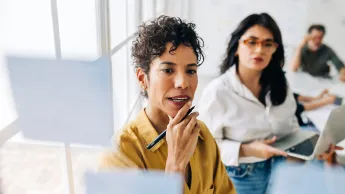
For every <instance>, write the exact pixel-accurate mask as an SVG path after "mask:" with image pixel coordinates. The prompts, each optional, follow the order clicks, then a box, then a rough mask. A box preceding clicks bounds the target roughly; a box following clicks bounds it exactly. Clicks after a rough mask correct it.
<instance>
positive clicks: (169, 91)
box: [102, 16, 235, 194]
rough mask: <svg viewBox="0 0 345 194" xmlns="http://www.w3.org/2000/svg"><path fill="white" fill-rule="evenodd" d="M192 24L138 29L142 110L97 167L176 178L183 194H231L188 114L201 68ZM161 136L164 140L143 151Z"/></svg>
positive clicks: (166, 21)
mask: <svg viewBox="0 0 345 194" xmlns="http://www.w3.org/2000/svg"><path fill="white" fill-rule="evenodd" d="M194 29H195V24H193V23H186V22H184V21H182V20H181V19H179V18H175V17H168V16H161V17H159V18H157V19H155V20H154V21H151V22H149V23H148V24H143V25H141V26H140V27H139V31H138V33H137V34H136V38H135V40H134V42H133V47H132V57H133V59H134V60H133V61H134V65H135V70H136V76H137V79H138V81H139V84H140V86H141V88H142V90H143V94H144V95H145V97H147V101H148V103H147V106H146V107H145V108H144V109H143V110H141V111H140V112H139V114H138V115H137V117H136V119H135V120H134V121H132V122H130V123H128V124H126V125H125V126H124V127H123V129H122V130H121V131H120V132H119V134H117V135H116V137H117V140H116V144H117V150H116V151H114V152H112V153H110V154H107V155H106V156H105V158H103V160H102V166H103V167H107V168H111V167H135V168H142V169H159V170H165V172H166V173H181V174H182V175H183V176H184V177H185V184H184V193H219V194H223V193H235V189H234V187H233V185H232V183H231V181H230V179H229V178H228V176H227V173H226V170H225V167H224V166H223V164H222V162H221V160H220V155H219V151H218V148H217V145H216V142H215V141H214V139H213V137H212V135H211V134H210V132H209V131H208V129H207V127H206V125H205V124H204V123H203V122H201V121H199V120H197V116H198V113H197V112H194V113H192V114H190V115H189V116H188V117H186V118H185V119H183V117H184V116H185V115H186V114H187V112H188V110H189V109H190V108H191V105H192V101H193V97H194V93H195V90H196V88H197V85H198V76H197V70H198V66H199V65H200V64H201V63H202V62H203V59H204V55H203V52H202V47H203V40H202V39H201V38H200V37H199V36H198V35H197V34H196V32H195V31H194ZM165 130H166V139H163V140H162V141H160V142H159V143H157V144H156V145H155V146H154V147H152V148H151V149H147V146H148V145H149V144H150V143H151V142H153V141H154V140H155V139H156V138H157V137H158V135H159V134H161V133H163V132H164V131H165Z"/></svg>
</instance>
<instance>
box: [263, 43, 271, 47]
mask: <svg viewBox="0 0 345 194" xmlns="http://www.w3.org/2000/svg"><path fill="white" fill-rule="evenodd" d="M272 46H273V43H271V42H268V43H265V47H272Z"/></svg>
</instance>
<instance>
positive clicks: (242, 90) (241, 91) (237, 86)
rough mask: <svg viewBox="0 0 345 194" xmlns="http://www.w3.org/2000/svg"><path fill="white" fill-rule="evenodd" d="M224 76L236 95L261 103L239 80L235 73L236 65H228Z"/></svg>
mask: <svg viewBox="0 0 345 194" xmlns="http://www.w3.org/2000/svg"><path fill="white" fill-rule="evenodd" d="M226 76H227V78H228V80H229V84H230V85H231V87H232V89H233V91H234V92H235V93H237V94H238V95H240V96H242V97H244V98H246V99H248V100H251V101H255V102H258V103H260V104H262V103H261V102H260V101H259V99H258V98H257V97H256V96H255V95H254V94H253V93H252V92H251V91H250V90H249V89H248V88H247V86H245V85H244V84H243V83H242V82H241V80H240V78H239V77H238V74H237V69H236V65H233V66H232V67H230V68H229V69H228V71H227V72H226ZM266 101H267V95H266Z"/></svg>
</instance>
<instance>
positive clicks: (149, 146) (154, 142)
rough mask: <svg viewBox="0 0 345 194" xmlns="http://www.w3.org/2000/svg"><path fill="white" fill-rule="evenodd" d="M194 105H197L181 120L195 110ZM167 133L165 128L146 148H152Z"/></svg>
mask: <svg viewBox="0 0 345 194" xmlns="http://www.w3.org/2000/svg"><path fill="white" fill-rule="evenodd" d="M194 107H195V106H193V107H192V108H190V109H189V110H188V112H187V114H186V115H185V116H184V117H183V118H182V119H181V121H183V120H184V119H185V118H187V117H188V115H189V114H190V113H191V112H192V111H193V109H194ZM181 121H180V122H181ZM166 133H167V130H164V131H163V133H161V134H160V135H159V136H158V137H157V138H156V139H155V140H153V142H151V143H150V144H149V145H148V146H147V147H146V148H147V149H149V150H150V149H152V148H153V147H154V146H155V145H156V144H157V143H158V142H160V141H161V140H162V139H163V138H164V137H165V135H166Z"/></svg>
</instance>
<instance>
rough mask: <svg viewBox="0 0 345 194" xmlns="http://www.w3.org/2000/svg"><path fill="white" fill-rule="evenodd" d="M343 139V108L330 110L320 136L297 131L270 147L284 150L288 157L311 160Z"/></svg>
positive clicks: (311, 132) (344, 134) (344, 108)
mask: <svg viewBox="0 0 345 194" xmlns="http://www.w3.org/2000/svg"><path fill="white" fill-rule="evenodd" d="M344 139H345V106H341V107H339V108H336V109H334V110H332V112H331V114H330V116H329V117H328V120H327V123H326V126H325V128H324V130H322V132H321V133H320V134H318V133H316V132H314V131H306V130H299V131H297V132H295V133H293V134H289V135H287V136H285V137H283V138H281V139H279V140H278V141H277V142H275V143H274V144H273V145H272V146H273V147H276V148H279V149H281V150H284V151H285V152H287V153H288V155H289V156H292V157H296V158H300V159H304V160H312V159H313V158H314V156H315V155H318V154H322V153H324V152H325V151H327V149H328V148H329V145H330V144H338V143H339V142H340V141H342V140H344Z"/></svg>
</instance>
